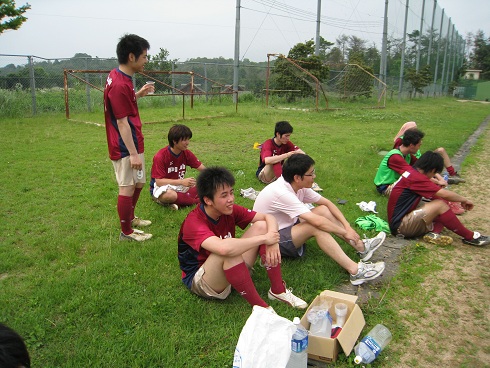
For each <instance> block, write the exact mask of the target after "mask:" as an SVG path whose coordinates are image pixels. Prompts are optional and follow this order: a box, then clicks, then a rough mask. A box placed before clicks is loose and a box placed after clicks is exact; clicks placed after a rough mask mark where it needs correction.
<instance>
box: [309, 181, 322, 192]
mask: <svg viewBox="0 0 490 368" xmlns="http://www.w3.org/2000/svg"><path fill="white" fill-rule="evenodd" d="M311 189H313V190H314V191H315V192H323V189H322V188H320V186H319V185H318V184H317V183H316V182H314V183H313V185H312V186H311Z"/></svg>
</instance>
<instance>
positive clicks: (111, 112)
mask: <svg viewBox="0 0 490 368" xmlns="http://www.w3.org/2000/svg"><path fill="white" fill-rule="evenodd" d="M149 48H150V44H149V43H148V41H146V40H145V39H144V38H141V37H139V36H137V35H134V34H128V35H125V36H123V37H121V39H120V40H119V43H118V44H117V49H116V52H117V60H118V62H119V67H118V68H116V69H114V70H112V71H111V72H110V73H109V75H108V77H107V82H106V86H105V90H104V114H105V126H106V134H107V145H108V147H109V157H110V159H111V160H112V164H113V166H114V170H115V173H116V180H117V184H118V186H119V194H118V198H117V212H118V214H119V221H120V223H121V233H120V235H119V240H135V241H145V240H147V239H150V238H151V236H152V235H151V234H147V233H144V232H143V231H140V230H135V229H133V227H140V226H149V225H151V221H148V220H143V219H140V218H138V217H135V215H134V208H135V207H136V203H137V202H138V198H139V196H140V193H141V190H142V188H143V185H144V184H145V182H146V174H145V156H144V151H145V149H144V138H143V133H142V132H141V119H140V116H139V111H138V104H137V103H136V100H137V99H138V98H139V97H143V96H146V95H147V94H148V93H149V92H153V91H154V87H153V85H150V84H146V85H144V86H143V88H141V89H140V90H139V91H138V92H136V93H135V92H134V87H133V79H132V78H133V75H134V74H135V73H138V72H141V71H143V69H144V66H145V64H146V63H147V62H148V57H147V53H148V49H149Z"/></svg>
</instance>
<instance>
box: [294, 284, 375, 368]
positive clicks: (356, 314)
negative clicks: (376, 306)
mask: <svg viewBox="0 0 490 368" xmlns="http://www.w3.org/2000/svg"><path fill="white" fill-rule="evenodd" d="M324 300H331V301H332V305H331V307H330V309H329V312H330V314H331V315H332V318H333V324H335V319H336V317H335V304H336V303H345V304H347V316H346V319H345V324H344V327H343V328H342V331H341V332H340V333H339V335H338V336H337V338H335V339H332V338H327V337H320V336H313V335H309V336H308V358H310V359H314V360H318V361H321V362H327V363H329V362H335V361H336V360H337V356H338V354H339V351H340V348H342V350H343V351H344V353H345V355H346V356H348V355H349V354H350V353H351V352H352V349H353V348H354V345H355V344H356V341H357V339H358V338H359V335H360V334H361V331H362V329H363V327H364V325H365V324H366V321H365V320H364V315H363V314H362V311H361V308H360V307H359V306H358V305H357V304H356V300H357V296H355V295H349V294H343V293H338V292H335V291H330V290H325V291H323V292H322V293H321V294H320V295H318V296H317V297H316V298H315V299H314V300H313V301H312V302H311V304H310V305H309V307H308V309H307V310H306V313H305V314H304V315H303V318H301V324H302V325H303V327H305V328H306V329H307V330H309V328H310V322H308V319H307V317H306V316H307V314H308V311H309V310H310V309H311V308H312V307H314V306H315V305H320V304H322V302H323V301H324Z"/></svg>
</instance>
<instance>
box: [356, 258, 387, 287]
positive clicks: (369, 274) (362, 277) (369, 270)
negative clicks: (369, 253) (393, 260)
mask: <svg viewBox="0 0 490 368" xmlns="http://www.w3.org/2000/svg"><path fill="white" fill-rule="evenodd" d="M384 270H385V263H384V262H376V263H372V262H362V261H361V262H359V263H358V271H357V274H355V275H350V283H351V284H352V285H361V284H363V283H364V282H366V281H371V280H374V279H375V278H377V277H378V276H380V275H381V274H382V273H383V271H384Z"/></svg>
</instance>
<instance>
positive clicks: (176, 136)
mask: <svg viewBox="0 0 490 368" xmlns="http://www.w3.org/2000/svg"><path fill="white" fill-rule="evenodd" d="M191 138H192V131H191V129H190V128H189V127H188V126H187V125H183V124H175V125H174V126H172V127H171V128H170V130H169V131H168V144H169V145H170V147H173V146H174V143H175V142H177V143H178V142H179V141H180V140H181V139H191Z"/></svg>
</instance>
